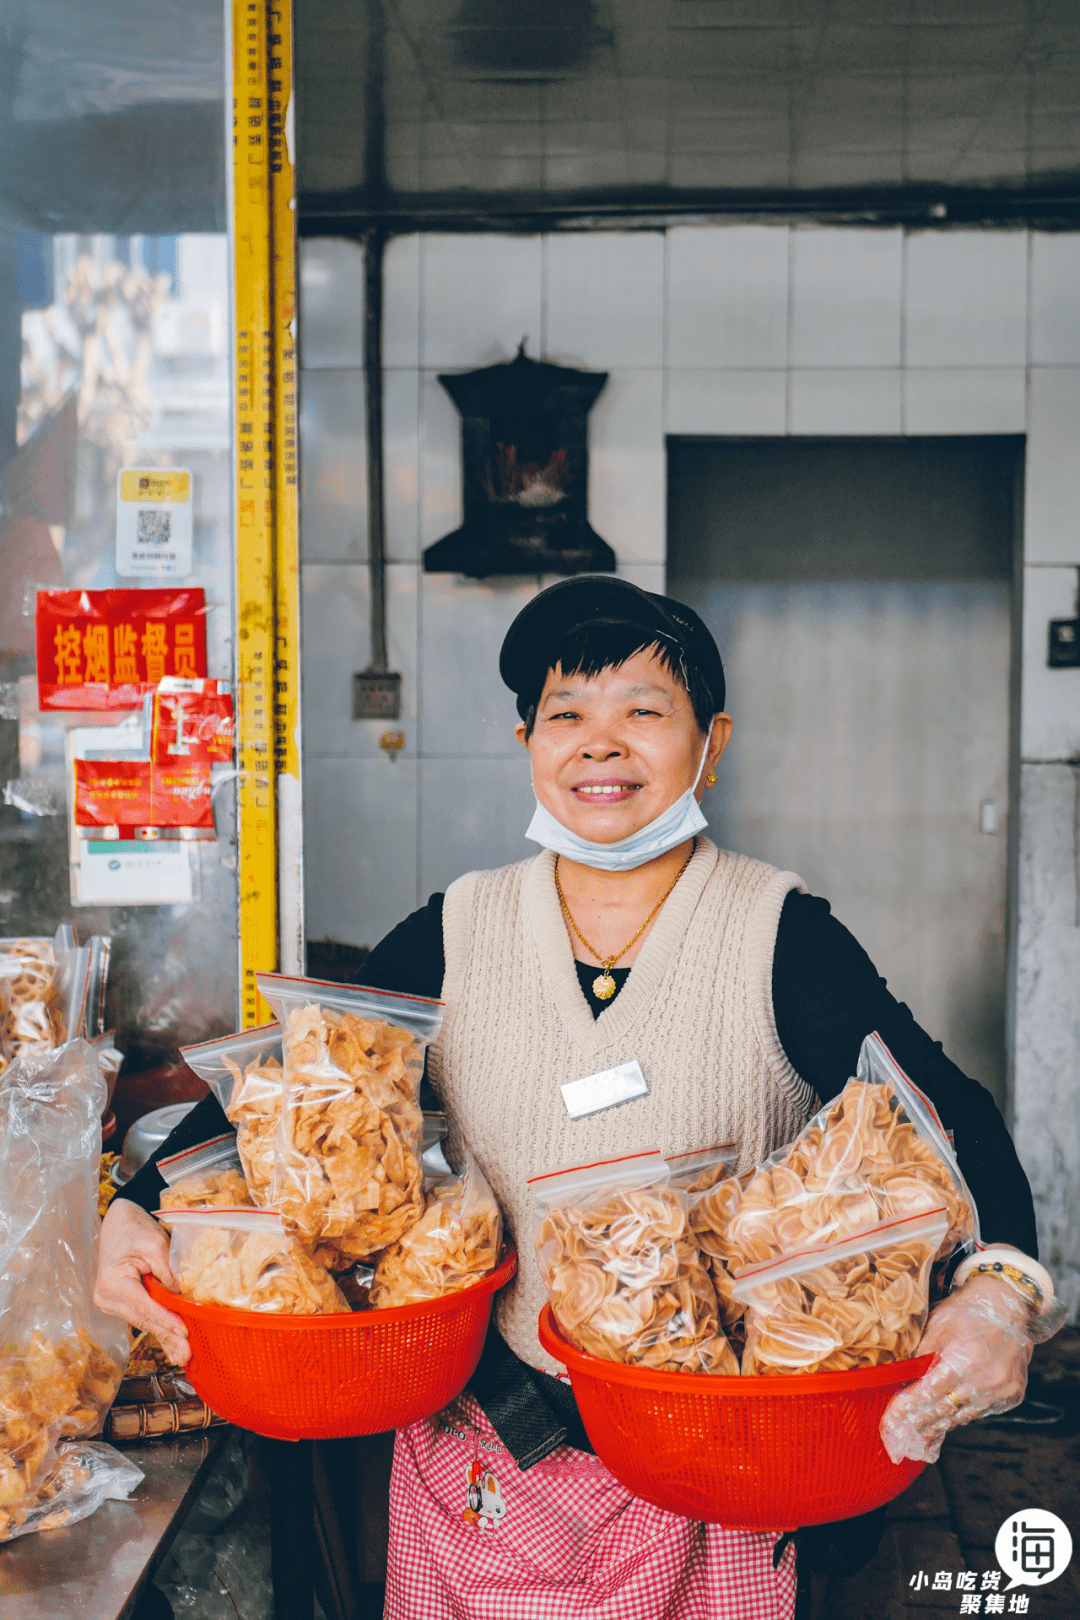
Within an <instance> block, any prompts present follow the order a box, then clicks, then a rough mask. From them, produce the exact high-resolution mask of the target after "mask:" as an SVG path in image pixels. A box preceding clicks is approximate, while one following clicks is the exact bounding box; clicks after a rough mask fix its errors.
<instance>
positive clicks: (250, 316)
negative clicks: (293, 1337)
mask: <svg viewBox="0 0 1080 1620" xmlns="http://www.w3.org/2000/svg"><path fill="white" fill-rule="evenodd" d="M231 22H232V85H233V166H232V227H233V298H234V328H233V331H234V342H235V348H236V353H235V379H234V380H235V396H234V397H235V411H236V420H235V433H236V445H235V469H236V490H235V499H236V633H237V649H236V663H237V708H236V717H237V728H236V729H237V759H238V766H239V778H238V787H237V841H238V846H239V864H238V875H239V898H240V921H239V935H240V1012H241V1020H242V1024H243V1027H244V1028H245V1029H246V1028H250V1027H251V1026H252V1025H253V1024H258V1023H261V1022H263V1021H265V1020H266V1019H267V1018H269V1017H270V1013H269V1009H268V1008H267V1007H266V1006H265V1003H263V1001H262V999H261V997H260V996H259V994H258V990H257V987H256V983H255V975H256V973H257V972H259V971H260V970H262V969H266V968H271V969H273V968H275V967H276V966H277V963H278V918H277V838H276V826H275V822H276V816H275V808H276V806H275V790H274V709H273V705H274V664H275V661H276V648H275V642H274V636H275V602H274V598H275V583H276V581H275V544H274V540H275V536H274V496H275V467H276V462H277V456H276V438H277V435H276V433H275V410H274V406H275V400H274V392H275V390H274V381H275V377H274V373H275V369H276V367H275V352H274V351H275V345H274V341H273V339H274V312H273V255H272V229H273V227H272V217H271V178H272V177H271V173H270V168H271V164H270V152H271V146H270V139H269V136H270V123H269V110H268V107H267V99H268V95H267V92H268V68H269V54H270V36H271V33H272V30H271V27H270V23H271V17H270V6H269V4H268V0H232V9H231Z"/></svg>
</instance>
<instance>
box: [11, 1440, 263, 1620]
mask: <svg viewBox="0 0 1080 1620" xmlns="http://www.w3.org/2000/svg"><path fill="white" fill-rule="evenodd" d="M232 1432H233V1431H232V1430H231V1429H227V1428H223V1429H214V1430H212V1431H211V1432H210V1433H208V1434H190V1435H178V1436H177V1437H176V1439H175V1440H156V1441H153V1442H150V1443H147V1444H144V1445H138V1446H125V1447H123V1452H124V1456H125V1457H130V1458H131V1460H132V1462H134V1463H136V1464H137V1465H138V1467H140V1468H141V1469H142V1470H143V1473H144V1474H145V1475H146V1478H145V1479H144V1480H143V1481H142V1483H141V1484H140V1485H139V1486H137V1488H136V1489H135V1490H134V1491H133V1492H132V1495H131V1497H130V1499H129V1500H128V1501H127V1502H105V1503H103V1504H102V1506H101V1507H99V1508H98V1510H97V1512H96V1513H92V1514H91V1515H90V1517H89V1518H88V1519H84V1520H83V1521H82V1523H81V1524H74V1525H72V1526H71V1528H70V1529H67V1530H48V1531H45V1532H44V1533H43V1534H39V1535H36V1536H22V1537H21V1538H20V1539H19V1540H18V1541H12V1542H9V1543H6V1544H5V1545H4V1546H0V1613H2V1614H3V1617H4V1620H124V1617H126V1616H127V1615H129V1614H130V1613H131V1611H132V1609H133V1608H134V1606H135V1603H136V1601H137V1599H138V1596H139V1593H140V1592H141V1591H142V1589H143V1587H144V1586H145V1584H146V1582H147V1581H148V1580H149V1579H150V1577H151V1576H152V1575H153V1573H154V1571H155V1570H156V1569H157V1567H158V1565H159V1564H160V1563H161V1560H162V1559H163V1558H164V1556H165V1554H166V1553H167V1552H168V1550H169V1546H170V1543H171V1542H172V1539H173V1537H174V1536H175V1535H176V1533H177V1531H178V1530H179V1529H180V1527H181V1525H182V1524H183V1522H184V1520H185V1519H186V1518H187V1515H188V1514H189V1513H190V1511H191V1509H192V1507H193V1506H194V1505H195V1500H196V1498H197V1497H198V1494H199V1491H200V1489H201V1488H202V1484H203V1481H204V1480H205V1478H206V1476H207V1474H208V1473H209V1472H210V1469H211V1467H212V1466H213V1464H214V1461H215V1459H216V1458H217V1455H218V1453H219V1451H220V1450H221V1447H222V1446H223V1445H224V1443H225V1440H226V1438H227V1437H228V1436H229V1435H230V1434H231V1433H232Z"/></svg>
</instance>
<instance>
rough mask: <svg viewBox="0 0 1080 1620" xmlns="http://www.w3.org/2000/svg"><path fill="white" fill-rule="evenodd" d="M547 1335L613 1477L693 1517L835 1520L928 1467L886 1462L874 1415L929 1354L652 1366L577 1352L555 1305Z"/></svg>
mask: <svg viewBox="0 0 1080 1620" xmlns="http://www.w3.org/2000/svg"><path fill="white" fill-rule="evenodd" d="M540 1343H541V1344H542V1345H543V1347H544V1349H545V1350H546V1351H547V1352H548V1354H549V1355H551V1356H554V1357H555V1358H556V1360H557V1361H562V1362H564V1363H565V1364H566V1367H567V1369H568V1370H569V1373H570V1383H571V1386H572V1388H573V1391H574V1395H575V1396H576V1398H577V1404H578V1410H579V1411H580V1413H581V1419H582V1422H583V1423H584V1425H585V1429H586V1432H587V1434H588V1436H589V1439H590V1440H591V1441H592V1443H593V1446H594V1448H595V1450H596V1454H597V1456H598V1457H599V1458H600V1459H601V1461H602V1462H604V1463H606V1464H607V1466H608V1468H610V1469H611V1472H612V1473H613V1474H614V1475H615V1477H616V1479H618V1480H620V1481H621V1482H622V1484H624V1485H625V1486H627V1487H628V1489H629V1490H631V1491H633V1492H634V1495H635V1496H641V1497H643V1498H644V1499H645V1501H646V1502H653V1503H655V1504H656V1506H657V1507H662V1508H667V1509H668V1510H669V1511H670V1512H672V1513H678V1514H681V1515H682V1517H684V1518H687V1519H705V1520H708V1521H711V1522H713V1523H717V1524H724V1525H727V1526H729V1527H730V1528H732V1529H742V1530H796V1529H798V1528H799V1526H800V1525H806V1524H828V1523H832V1522H833V1521H835V1520H837V1519H847V1518H851V1517H853V1516H854V1515H855V1514H858V1513H869V1511H870V1510H871V1508H875V1507H880V1506H881V1504H882V1503H883V1502H890V1501H892V1499H893V1497H894V1496H899V1495H900V1493H901V1491H904V1490H906V1489H907V1487H908V1486H909V1485H910V1484H911V1482H912V1480H914V1479H915V1478H917V1476H918V1475H919V1474H921V1473H922V1471H923V1468H924V1467H925V1466H926V1465H925V1463H916V1462H902V1463H900V1464H899V1465H897V1464H894V1463H892V1462H890V1461H889V1456H888V1453H887V1452H886V1450H885V1447H884V1446H883V1445H882V1443H881V1439H880V1436H879V1435H878V1422H879V1420H880V1418H881V1414H882V1412H883V1411H884V1410H885V1407H886V1406H887V1405H888V1403H889V1401H890V1400H891V1399H892V1397H893V1396H894V1395H895V1394H896V1391H897V1390H898V1389H899V1388H901V1387H902V1386H903V1385H904V1384H910V1383H913V1382H914V1380H915V1379H916V1378H920V1377H921V1376H922V1374H923V1373H924V1372H925V1371H926V1369H927V1367H929V1365H930V1362H931V1359H932V1358H931V1357H930V1356H917V1357H916V1358H915V1359H914V1360H911V1361H894V1362H890V1363H887V1364H886V1365H885V1366H881V1367H864V1368H861V1369H859V1370H858V1371H855V1372H830V1373H813V1374H810V1375H809V1376H806V1377H799V1376H793V1377H791V1378H712V1377H708V1376H706V1375H704V1374H692V1373H660V1372H652V1371H651V1370H650V1369H649V1368H647V1367H625V1366H623V1365H622V1364H621V1363H620V1362H616V1361H601V1360H600V1359H599V1358H598V1357H597V1356H590V1355H586V1354H585V1353H584V1351H581V1350H577V1349H575V1348H574V1346H573V1345H571V1344H570V1343H569V1342H568V1340H566V1339H565V1338H564V1337H563V1335H562V1334H561V1333H560V1331H559V1328H558V1326H557V1324H556V1322H555V1318H554V1316H553V1315H552V1311H551V1306H550V1305H545V1306H544V1309H543V1311H542V1312H541V1315H540Z"/></svg>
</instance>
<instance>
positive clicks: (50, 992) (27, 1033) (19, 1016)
mask: <svg viewBox="0 0 1080 1620" xmlns="http://www.w3.org/2000/svg"><path fill="white" fill-rule="evenodd" d="M75 948H76V947H75V937H74V934H73V932H72V930H71V929H70V928H63V929H58V930H57V932H56V935H55V936H54V937H53V938H48V937H40V938H37V937H24V938H14V939H0V1015H2V1016H0V1060H2V1066H4V1067H6V1065H7V1064H8V1063H10V1062H11V1060H12V1059H13V1058H16V1057H18V1056H19V1054H20V1052H23V1051H52V1050H54V1049H55V1048H56V1047H57V1046H60V1045H62V1044H63V1042H64V1041H65V1040H66V1039H67V1032H68V1017H67V1007H66V1005H65V1001H66V997H65V993H64V992H65V988H66V987H67V986H66V984H65V982H64V980H65V978H67V977H70V971H69V973H68V974H66V975H65V974H63V972H62V970H63V969H64V968H66V967H68V966H69V964H70V959H71V956H72V954H73V953H74V951H75ZM71 965H73V964H71ZM72 1033H74V1031H72Z"/></svg>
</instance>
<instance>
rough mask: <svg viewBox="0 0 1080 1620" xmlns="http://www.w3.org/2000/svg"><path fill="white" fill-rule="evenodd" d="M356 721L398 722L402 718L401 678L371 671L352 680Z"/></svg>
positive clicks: (360, 673) (353, 709)
mask: <svg viewBox="0 0 1080 1620" xmlns="http://www.w3.org/2000/svg"><path fill="white" fill-rule="evenodd" d="M352 683H353V684H352V717H353V719H354V720H398V719H400V717H401V676H400V675H387V674H376V673H373V672H372V671H371V670H370V669H365V670H362V671H360V672H359V673H358V674H356V675H354V676H353V678H352Z"/></svg>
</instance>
